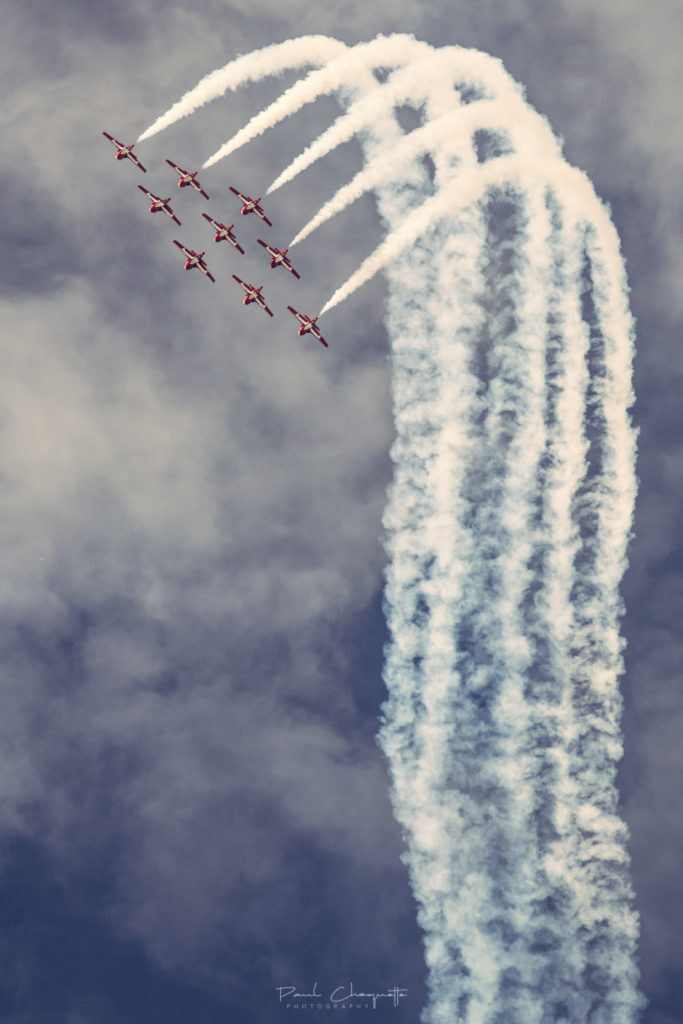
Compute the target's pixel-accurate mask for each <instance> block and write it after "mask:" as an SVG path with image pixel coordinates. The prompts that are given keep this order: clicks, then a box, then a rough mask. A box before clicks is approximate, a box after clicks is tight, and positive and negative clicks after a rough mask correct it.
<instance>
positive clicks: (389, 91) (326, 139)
mask: <svg viewBox="0 0 683 1024" xmlns="http://www.w3.org/2000/svg"><path fill="white" fill-rule="evenodd" d="M459 57H460V51H459V48H458V47H452V48H450V47H447V48H445V49H444V50H443V51H441V52H440V53H439V54H438V56H437V57H435V56H434V55H430V56H429V57H428V58H427V59H425V60H422V61H415V62H414V63H413V64H410V65H409V66H408V67H407V68H402V69H400V70H399V71H396V72H394V74H393V75H392V76H391V77H390V78H389V79H388V80H387V82H386V83H385V85H383V86H382V87H381V88H379V89H377V90H375V92H374V93H372V94H370V95H369V96H366V97H364V98H363V99H362V100H360V101H359V102H357V103H355V104H353V105H352V106H351V107H349V109H348V110H347V112H346V113H345V114H344V115H343V116H342V117H340V118H338V119H337V121H335V123H334V124H333V125H331V126H330V127H329V128H328V129H327V130H326V131H324V132H323V133H322V135H320V136H318V138H317V139H316V140H315V142H313V143H312V144H311V145H310V146H308V147H307V149H305V150H304V152H303V153H302V154H301V155H300V156H298V157H296V158H295V159H294V160H293V161H292V163H291V164H290V165H289V166H288V167H286V168H285V170H284V171H282V173H281V174H280V175H279V176H278V177H277V178H276V179H275V181H274V182H273V184H272V185H271V186H270V187H269V188H268V190H267V191H268V193H271V192H275V191H276V189H278V188H280V187H281V186H282V185H285V184H287V182H289V181H292V180H293V179H294V178H295V177H296V176H297V175H298V174H300V173H301V172H302V171H304V170H306V169H307V168H308V167H310V166H311V164H313V163H315V161H316V160H319V159H320V158H321V157H323V156H325V155H326V154H327V153H330V152H331V151H332V150H333V149H335V148H336V147H337V146H339V145H341V144H342V143H344V142H347V141H348V140H349V139H351V138H353V136H354V135H356V134H358V132H360V131H362V130H364V129H367V128H368V127H369V126H370V125H372V124H373V122H374V121H375V120H376V118H378V117H381V116H382V115H384V114H386V112H387V110H391V109H392V108H393V107H395V106H397V105H400V104H402V103H406V102H407V101H408V100H411V102H412V103H416V104H419V103H420V102H422V101H426V100H427V99H428V98H429V95H430V94H431V93H433V92H434V90H435V88H438V86H439V85H440V84H441V83H442V82H443V80H444V78H445V76H446V75H447V74H448V72H450V73H451V76H452V74H453V72H454V71H457V70H458V66H459V61H458V59H459ZM449 77H450V76H449ZM454 100H455V97H453V96H451V104H450V106H451V108H452V107H453V106H454ZM482 106H483V107H484V108H487V109H489V110H491V107H493V116H494V117H497V119H498V123H497V124H495V123H494V124H491V125H489V124H486V123H485V122H484V120H483V118H482V117H481V114H480V108H481V107H482ZM451 115H452V117H453V118H454V123H453V125H452V127H453V128H454V129H455V131H456V132H457V131H458V129H459V127H460V126H459V124H458V117H460V118H461V119H462V130H463V131H466V130H469V131H470V132H472V131H475V130H480V129H482V128H488V129H492V128H495V129H497V130H498V131H500V132H503V133H505V134H508V133H509V134H511V135H512V136H513V137H515V138H516V137H518V136H519V134H520V132H523V131H526V132H528V133H529V134H531V132H532V131H533V133H534V136H532V137H533V138H534V141H535V142H536V143H537V147H538V148H539V149H540V148H541V147H542V145H543V142H544V141H545V143H546V144H545V147H543V148H544V153H543V154H539V155H543V156H545V158H546V159H552V158H554V157H557V156H559V155H560V147H559V145H558V143H557V140H556V139H555V138H554V136H553V134H552V132H551V130H550V126H549V125H548V122H547V121H546V120H545V118H542V117H541V116H540V115H539V114H538V113H537V112H536V111H535V110H532V109H531V108H530V107H528V106H527V105H526V104H524V103H523V101H522V100H521V98H520V96H519V95H518V94H517V93H512V94H511V95H510V96H508V97H506V98H505V99H499V100H497V101H493V100H482V101H478V102H476V103H473V104H471V105H468V106H466V107H464V108H462V109H461V110H458V111H453V110H452V109H451ZM438 123H439V122H438V121H430V122H429V123H428V124H427V125H425V126H424V127H425V128H434V126H435V125H436V124H438ZM445 127H446V126H445V125H444V124H441V130H442V132H443V130H444V128H445ZM414 134H416V133H415V132H413V133H412V135H414ZM410 138H411V136H409V137H408V139H406V140H405V141H406V143H407V142H408V141H409V139H410ZM422 138H423V137H421V138H420V141H422ZM424 138H429V135H425V136H424ZM436 141H438V138H437V139H436ZM433 144H434V142H433V141H432V142H430V145H433ZM414 155H415V154H411V157H408V159H410V158H414ZM366 170H367V171H369V170H370V168H369V167H368V168H367V169H366ZM370 187H372V186H370Z"/></svg>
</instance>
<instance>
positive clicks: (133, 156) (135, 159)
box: [127, 150, 147, 174]
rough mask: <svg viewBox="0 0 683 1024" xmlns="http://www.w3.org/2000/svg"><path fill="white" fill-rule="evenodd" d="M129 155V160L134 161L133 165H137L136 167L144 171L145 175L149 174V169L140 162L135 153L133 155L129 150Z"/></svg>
mask: <svg viewBox="0 0 683 1024" xmlns="http://www.w3.org/2000/svg"><path fill="white" fill-rule="evenodd" d="M127 155H128V159H129V160H132V161H133V163H134V164H135V165H136V167H139V168H140V170H141V171H142V173H143V174H147V168H146V167H143V166H142V164H141V163H140V161H139V160H138V158H137V157H136V155H135V153H131V152H130V150H129V151H128V154H127Z"/></svg>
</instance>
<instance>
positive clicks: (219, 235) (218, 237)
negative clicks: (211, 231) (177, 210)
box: [202, 213, 244, 256]
mask: <svg viewBox="0 0 683 1024" xmlns="http://www.w3.org/2000/svg"><path fill="white" fill-rule="evenodd" d="M202 217H204V219H205V220H208V222H209V224H211V225H212V227H214V228H215V229H216V234H215V235H214V236H213V240H214V242H222V241H223V240H224V239H225V240H226V241H228V242H230V243H231V244H232V245H234V246H235V248H236V249H237V251H238V252H241V253H242V255H243V256H244V249H243V248H242V246H241V245H240V244H239V242H238V241H237V239H236V238H235V235H234V233H233V230H232V228H233V225H232V224H221V222H220V221H219V220H214V219H213V217H209V215H208V213H203V214H202Z"/></svg>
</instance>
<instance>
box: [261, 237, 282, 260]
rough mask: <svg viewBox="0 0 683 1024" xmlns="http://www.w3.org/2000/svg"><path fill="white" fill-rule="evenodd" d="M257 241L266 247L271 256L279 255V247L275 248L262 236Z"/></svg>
mask: <svg viewBox="0 0 683 1024" xmlns="http://www.w3.org/2000/svg"><path fill="white" fill-rule="evenodd" d="M256 241H257V242H258V244H259V245H262V246H263V248H264V249H266V250H267V251H268V252H269V253H270V255H271V256H278V255H279V253H278V251H277V249H274V248H273V246H272V245H268V243H267V242H264V241H263V239H262V238H257V239H256Z"/></svg>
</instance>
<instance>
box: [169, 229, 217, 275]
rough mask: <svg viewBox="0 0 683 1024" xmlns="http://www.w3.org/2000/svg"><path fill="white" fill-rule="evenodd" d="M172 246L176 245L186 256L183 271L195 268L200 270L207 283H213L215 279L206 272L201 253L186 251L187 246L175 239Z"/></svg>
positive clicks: (191, 250) (192, 250)
mask: <svg viewBox="0 0 683 1024" xmlns="http://www.w3.org/2000/svg"><path fill="white" fill-rule="evenodd" d="M173 244H174V245H177V246H178V248H179V249H182V251H183V252H184V253H185V255H186V256H187V259H186V260H185V270H192V268H193V267H196V268H197V270H201V272H202V274H206V276H207V277H208V279H209V281H213V282H215V280H216V278H215V277H214V276H213V275H212V274H210V273H209V271H208V270H207V267H206V263H205V262H204V253H203V252H195V251H194V249H188V248H187V246H185V245H183V244H182V242H179V241H178V239H177V238H174V239H173Z"/></svg>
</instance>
